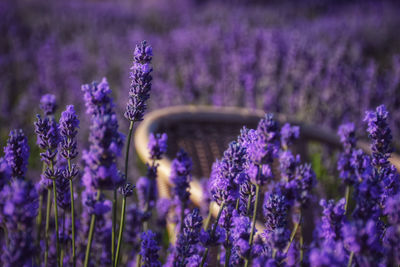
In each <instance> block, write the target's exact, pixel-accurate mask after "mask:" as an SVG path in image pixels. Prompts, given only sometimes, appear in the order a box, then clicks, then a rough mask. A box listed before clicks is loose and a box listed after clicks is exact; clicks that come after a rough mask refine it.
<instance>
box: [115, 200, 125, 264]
mask: <svg viewBox="0 0 400 267" xmlns="http://www.w3.org/2000/svg"><path fill="white" fill-rule="evenodd" d="M125 208H126V196H124V197H123V198H122V208H121V225H120V227H119V234H118V244H117V252H116V254H115V267H117V266H118V260H119V252H120V249H121V246H122V232H123V230H124V224H125Z"/></svg>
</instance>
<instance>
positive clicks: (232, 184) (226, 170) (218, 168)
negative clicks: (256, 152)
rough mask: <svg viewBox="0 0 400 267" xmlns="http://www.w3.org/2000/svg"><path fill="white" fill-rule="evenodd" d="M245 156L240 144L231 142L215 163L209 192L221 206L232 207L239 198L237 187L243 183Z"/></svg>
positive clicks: (245, 178) (244, 178) (244, 150)
mask: <svg viewBox="0 0 400 267" xmlns="http://www.w3.org/2000/svg"><path fill="white" fill-rule="evenodd" d="M246 164H247V154H246V149H245V148H244V147H243V144H242V143H239V142H231V143H230V144H229V147H228V149H227V150H226V151H225V152H224V156H223V157H222V159H221V160H220V161H216V162H215V163H214V165H213V167H212V171H211V177H210V179H211V181H210V187H211V189H210V192H211V195H212V197H213V199H214V200H215V201H216V202H217V203H218V204H219V205H221V204H222V202H225V204H227V205H234V204H235V201H236V200H237V198H238V197H239V186H240V184H242V183H243V182H245V181H246V180H247V179H248V178H247V173H246V169H245V168H246Z"/></svg>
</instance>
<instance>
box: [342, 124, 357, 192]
mask: <svg viewBox="0 0 400 267" xmlns="http://www.w3.org/2000/svg"><path fill="white" fill-rule="evenodd" d="M338 135H339V137H340V142H341V143H342V145H343V152H342V153H340V155H339V159H338V164H337V169H338V171H339V177H340V178H341V179H342V180H343V182H344V183H345V184H346V185H350V184H354V183H355V182H357V176H356V174H355V171H354V166H353V165H352V164H351V157H352V154H353V151H354V150H355V148H356V141H357V139H356V134H355V126H354V124H353V123H346V124H342V125H341V126H340V127H339V130H338Z"/></svg>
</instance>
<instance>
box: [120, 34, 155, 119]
mask: <svg viewBox="0 0 400 267" xmlns="http://www.w3.org/2000/svg"><path fill="white" fill-rule="evenodd" d="M152 57H153V49H152V47H151V46H149V45H148V44H147V42H146V41H143V42H142V43H141V44H138V45H136V48H135V52H134V60H133V66H132V68H131V70H132V72H131V73H130V78H131V88H130V89H129V100H128V104H127V105H126V111H125V114H124V115H125V117H126V118H127V119H128V120H130V121H141V120H143V115H144V112H145V111H146V108H147V104H146V101H147V100H148V99H149V97H150V90H151V81H152V76H151V72H152V71H153V68H152V67H151V59H152Z"/></svg>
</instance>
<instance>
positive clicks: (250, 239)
mask: <svg viewBox="0 0 400 267" xmlns="http://www.w3.org/2000/svg"><path fill="white" fill-rule="evenodd" d="M255 186H256V200H255V203H254V210H253V219H252V222H251V232H250V238H249V245H250V251H251V248H252V246H253V239H254V230H255V227H256V219H257V207H258V198H259V195H260V186H259V185H258V184H255ZM250 261H251V259H246V260H245V265H244V266H245V267H247V266H249V263H250Z"/></svg>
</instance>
